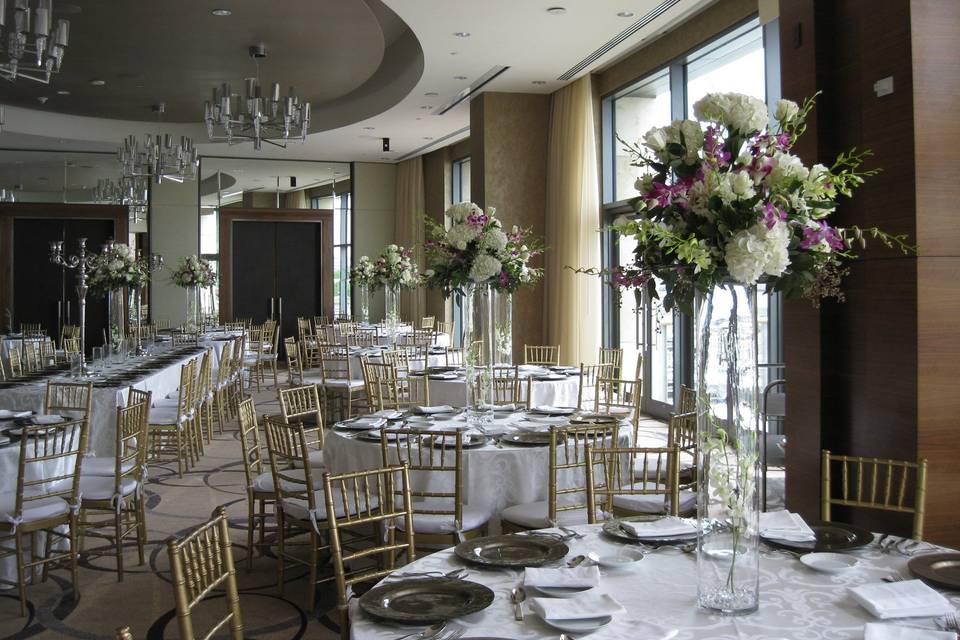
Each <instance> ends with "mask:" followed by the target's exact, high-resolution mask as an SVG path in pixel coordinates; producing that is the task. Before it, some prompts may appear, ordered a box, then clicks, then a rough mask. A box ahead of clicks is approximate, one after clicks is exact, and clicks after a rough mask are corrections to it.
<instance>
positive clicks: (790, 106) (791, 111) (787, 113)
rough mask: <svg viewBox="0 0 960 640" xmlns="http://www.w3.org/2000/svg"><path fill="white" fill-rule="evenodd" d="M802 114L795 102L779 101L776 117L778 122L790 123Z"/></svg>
mask: <svg viewBox="0 0 960 640" xmlns="http://www.w3.org/2000/svg"><path fill="white" fill-rule="evenodd" d="M799 113H800V106H799V105H798V104H797V103H796V102H794V101H793V100H777V111H776V113H775V114H774V117H775V118H776V119H777V122H790V121H791V120H793V119H794V118H796V117H797V115H799Z"/></svg>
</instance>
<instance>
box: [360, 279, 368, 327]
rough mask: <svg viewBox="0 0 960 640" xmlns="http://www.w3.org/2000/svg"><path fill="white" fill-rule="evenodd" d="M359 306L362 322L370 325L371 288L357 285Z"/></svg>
mask: <svg viewBox="0 0 960 640" xmlns="http://www.w3.org/2000/svg"><path fill="white" fill-rule="evenodd" d="M357 306H358V307H359V310H360V322H361V323H363V324H370V287H368V286H367V285H365V284H358V285H357Z"/></svg>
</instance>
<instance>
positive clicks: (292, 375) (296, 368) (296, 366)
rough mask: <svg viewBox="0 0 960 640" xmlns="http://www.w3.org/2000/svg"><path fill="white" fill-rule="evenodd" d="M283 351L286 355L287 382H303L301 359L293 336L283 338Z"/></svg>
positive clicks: (290, 383) (291, 383)
mask: <svg viewBox="0 0 960 640" xmlns="http://www.w3.org/2000/svg"><path fill="white" fill-rule="evenodd" d="M283 352H284V354H285V355H286V357H287V384H289V385H291V386H292V385H294V384H303V361H302V360H301V359H300V347H299V346H298V345H297V340H296V339H295V338H284V339H283Z"/></svg>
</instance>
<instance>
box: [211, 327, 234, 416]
mask: <svg viewBox="0 0 960 640" xmlns="http://www.w3.org/2000/svg"><path fill="white" fill-rule="evenodd" d="M232 377H233V341H227V342H226V343H225V344H224V345H223V349H222V350H221V351H220V364H219V366H218V367H217V372H216V375H215V376H214V379H213V389H212V391H213V400H212V402H213V406H212V411H213V417H214V419H216V421H217V432H218V433H223V431H224V429H225V428H226V425H227V415H228V414H229V413H230V407H229V402H228V399H229V393H230V390H229V386H230V384H231V381H232Z"/></svg>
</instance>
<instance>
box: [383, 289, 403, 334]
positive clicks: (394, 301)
mask: <svg viewBox="0 0 960 640" xmlns="http://www.w3.org/2000/svg"><path fill="white" fill-rule="evenodd" d="M383 306H384V314H385V315H384V324H385V325H386V330H387V337H389V339H390V344H394V343H396V341H397V334H398V333H400V285H399V284H388V285H386V286H384V288H383Z"/></svg>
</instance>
